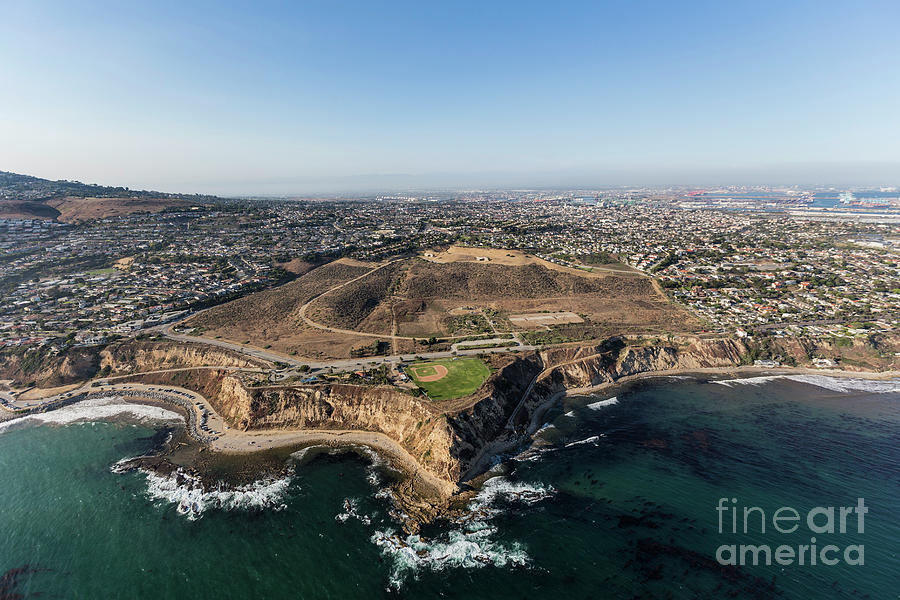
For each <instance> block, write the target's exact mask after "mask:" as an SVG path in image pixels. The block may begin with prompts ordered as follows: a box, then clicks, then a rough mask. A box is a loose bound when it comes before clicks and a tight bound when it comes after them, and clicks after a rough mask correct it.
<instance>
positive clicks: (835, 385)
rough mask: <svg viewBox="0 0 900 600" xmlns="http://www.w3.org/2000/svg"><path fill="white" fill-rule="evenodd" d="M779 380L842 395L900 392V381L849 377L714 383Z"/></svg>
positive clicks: (762, 380)
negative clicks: (812, 386) (803, 384)
mask: <svg viewBox="0 0 900 600" xmlns="http://www.w3.org/2000/svg"><path fill="white" fill-rule="evenodd" d="M778 380H787V381H796V382H797V383H805V384H807V385H814V386H816V387H820V388H823V389H826V390H830V391H832V392H838V393H841V394H849V393H854V392H863V393H867V394H890V393H897V392H900V380H897V379H887V380H875V379H852V378H847V377H828V376H827V375H765V376H761V377H745V378H739V379H723V380H720V381H713V382H712V383H716V384H718V385H724V386H726V387H733V386H735V385H763V384H766V383H769V382H772V381H778Z"/></svg>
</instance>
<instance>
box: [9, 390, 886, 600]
mask: <svg viewBox="0 0 900 600" xmlns="http://www.w3.org/2000/svg"><path fill="white" fill-rule="evenodd" d="M814 384H815V385H814ZM823 386H825V387H823ZM898 387H900V386H898V384H891V383H866V382H857V383H846V382H843V381H842V380H827V379H824V378H813V379H804V378H801V377H798V378H794V379H774V380H769V379H755V380H745V381H743V382H725V383H710V382H701V381H698V380H692V379H674V378H670V379H655V380H645V381H642V382H637V383H635V384H632V385H629V386H625V387H623V388H620V389H618V390H615V391H614V392H610V393H607V394H603V395H599V394H598V395H596V396H589V397H580V398H567V399H566V400H565V404H564V405H563V406H561V407H559V408H557V409H554V410H553V411H551V413H550V414H549V415H548V417H547V425H546V426H545V427H544V428H543V429H542V431H541V432H540V433H539V434H538V440H539V441H538V444H537V445H536V447H535V448H533V449H531V450H529V451H527V452H525V453H524V454H522V455H520V456H519V457H518V458H517V459H513V460H509V461H507V462H506V463H505V464H504V465H501V466H498V467H497V472H498V473H502V474H501V475H500V476H498V477H496V478H495V479H492V480H491V481H490V482H489V483H488V484H487V485H486V486H485V488H484V489H483V490H482V492H481V493H480V494H479V497H478V498H477V500H476V501H475V503H474V504H475V506H476V507H477V509H478V510H477V511H476V512H475V515H474V516H473V517H472V518H471V519H469V520H467V521H465V522H458V523H437V524H434V525H431V526H428V527H426V528H425V529H424V530H423V532H422V534H421V536H418V537H415V536H413V537H411V536H406V535H402V534H399V533H398V532H397V530H398V527H397V525H396V523H395V522H394V521H393V520H392V519H391V517H390V515H389V511H390V509H391V505H390V501H389V499H388V498H387V497H386V494H385V492H384V491H383V490H384V484H385V481H386V476H387V475H386V474H385V473H384V472H383V468H382V467H379V466H378V465H377V464H376V465H373V464H372V462H371V460H369V459H367V458H365V457H360V456H357V455H355V454H348V453H344V454H337V455H334V454H327V453H315V452H313V453H312V455H315V456H314V458H310V456H311V455H310V454H308V455H307V456H306V457H305V458H304V459H303V460H301V461H300V462H299V463H298V464H297V466H296V467H295V468H294V474H293V475H292V476H290V477H289V478H286V479H283V480H270V481H263V482H260V484H259V485H258V486H255V487H248V488H246V489H243V490H240V491H238V492H223V493H219V494H207V495H205V496H203V495H199V494H198V493H196V492H195V493H191V492H189V491H185V490H184V489H181V488H178V487H177V486H175V485H174V484H173V482H172V481H170V480H167V479H165V478H158V477H156V478H155V477H152V476H148V475H147V474H145V473H142V472H137V471H130V472H116V471H117V470H118V469H116V468H115V465H116V463H117V462H118V461H120V460H121V459H123V458H128V457H133V456H137V455H140V454H143V453H145V452H147V451H148V450H149V449H151V448H153V447H154V446H155V445H156V444H157V443H158V442H159V438H160V437H161V436H165V435H166V432H165V431H160V428H161V426H153V425H151V424H149V423H144V424H140V425H137V424H128V423H122V422H118V423H110V422H96V423H75V424H69V425H63V426H50V425H39V426H29V427H15V428H7V429H6V430H4V431H2V432H0V597H2V598H15V597H18V596H17V595H21V597H24V598H28V597H42V598H248V597H260V598H378V597H384V598H481V597H485V598H487V597H489V598H497V599H503V598H540V597H559V596H561V595H565V597H566V598H571V599H575V598H636V597H642V598H791V599H798V600H799V599H808V598H866V597H868V598H873V599H881V598H898V597H900V583H898V582H900V548H898V546H900V518H898V515H900V392H898ZM720 498H728V499H730V498H736V499H737V503H736V504H737V506H739V507H741V506H757V507H760V508H762V509H763V510H765V511H766V512H767V514H769V515H770V516H771V514H772V513H773V512H774V511H775V510H776V509H777V508H779V507H782V506H786V507H793V508H795V509H797V511H798V512H799V513H801V514H804V515H805V513H806V512H807V511H809V510H810V509H811V508H813V507H816V506H822V507H828V506H851V505H856V503H857V498H864V501H865V505H866V506H867V507H868V509H869V512H868V513H867V514H866V515H865V523H864V524H865V529H864V532H863V533H859V532H857V531H856V525H857V523H856V517H853V518H851V519H849V523H848V530H847V532H846V533H844V534H840V533H835V534H820V535H817V536H816V537H817V543H818V546H819V547H822V546H824V545H826V544H829V543H833V544H834V545H835V546H838V547H839V548H841V549H843V548H844V547H846V546H848V545H863V546H864V564H862V565H849V564H846V563H844V562H843V561H841V562H840V563H839V564H837V565H833V566H826V565H822V564H817V565H816V566H811V565H804V566H799V565H796V564H795V565H790V566H780V565H775V564H773V565H771V566H765V565H758V566H746V567H739V568H733V567H723V566H721V565H720V564H719V563H717V562H716V550H717V548H718V547H719V546H720V545H723V544H726V545H727V544H741V543H743V544H757V545H758V544H769V545H771V546H772V547H773V549H774V548H775V547H776V546H778V545H782V544H786V545H792V546H794V547H796V546H797V545H799V544H809V543H810V537H811V535H814V534H811V533H810V532H809V531H808V530H807V529H806V527H805V524H803V525H801V527H800V528H799V530H798V531H797V532H795V533H793V534H779V533H777V532H774V531H773V530H772V529H771V521H769V529H767V533H766V534H761V533H760V532H759V531H758V527H755V526H753V525H751V531H750V532H749V533H748V534H747V535H744V534H742V533H739V534H733V533H731V532H730V530H728V528H727V526H726V531H725V532H723V533H719V531H718V526H719V520H718V519H719V513H717V511H716V506H717V504H718V503H719V502H720ZM751 523H753V522H752V521H751ZM725 524H726V525H730V523H729V522H728V521H727V520H726V521H725ZM4 573H6V575H5V576H4V575H3V574H4ZM4 594H7V595H4Z"/></svg>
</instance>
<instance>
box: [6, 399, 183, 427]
mask: <svg viewBox="0 0 900 600" xmlns="http://www.w3.org/2000/svg"><path fill="white" fill-rule="evenodd" d="M121 417H127V418H131V419H136V420H138V421H142V422H165V423H168V422H173V421H183V420H184V418H183V417H182V416H181V415H180V414H178V413H176V412H173V411H171V410H166V409H165V408H161V407H159V406H151V405H147V404H132V403H129V402H125V401H124V400H122V399H121V398H117V397H115V396H104V397H101V398H90V399H88V400H82V401H81V402H76V403H75V404H70V405H68V406H63V407H62V408H58V409H56V410H51V411H47V412H43V413H32V414H30V415H26V416H24V417H19V418H18V419H13V420H11V421H6V422H4V423H0V431H3V430H4V429H9V428H12V427H17V426H21V425H32V424H33V425H69V424H71V423H83V422H88V421H104V420H108V419H113V418H121Z"/></svg>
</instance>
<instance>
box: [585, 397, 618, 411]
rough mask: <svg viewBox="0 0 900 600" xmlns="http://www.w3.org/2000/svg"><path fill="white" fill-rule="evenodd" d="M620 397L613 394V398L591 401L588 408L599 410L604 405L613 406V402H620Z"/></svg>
mask: <svg viewBox="0 0 900 600" xmlns="http://www.w3.org/2000/svg"><path fill="white" fill-rule="evenodd" d="M618 403H619V399H618V398H616V397H615V396H613V397H612V398H607V399H606V400H598V401H597V402H591V403H590V404H588V405H587V408H590V409H591V410H599V409H601V408H603V407H604V406H612V405H613V404H618Z"/></svg>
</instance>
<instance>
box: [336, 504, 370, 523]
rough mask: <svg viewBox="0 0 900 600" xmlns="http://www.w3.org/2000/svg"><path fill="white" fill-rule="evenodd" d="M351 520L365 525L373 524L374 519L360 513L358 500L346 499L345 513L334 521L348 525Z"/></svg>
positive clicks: (339, 514)
mask: <svg viewBox="0 0 900 600" xmlns="http://www.w3.org/2000/svg"><path fill="white" fill-rule="evenodd" d="M350 519H356V520H358V521H359V522H361V523H362V524H363V525H371V524H372V518H371V517H370V516H369V515H366V514H363V513H360V512H359V500H357V499H356V498H346V499H344V512H342V513H338V514H337V515H335V516H334V520H335V521H337V522H339V523H346V522H347V521H348V520H350Z"/></svg>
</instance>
